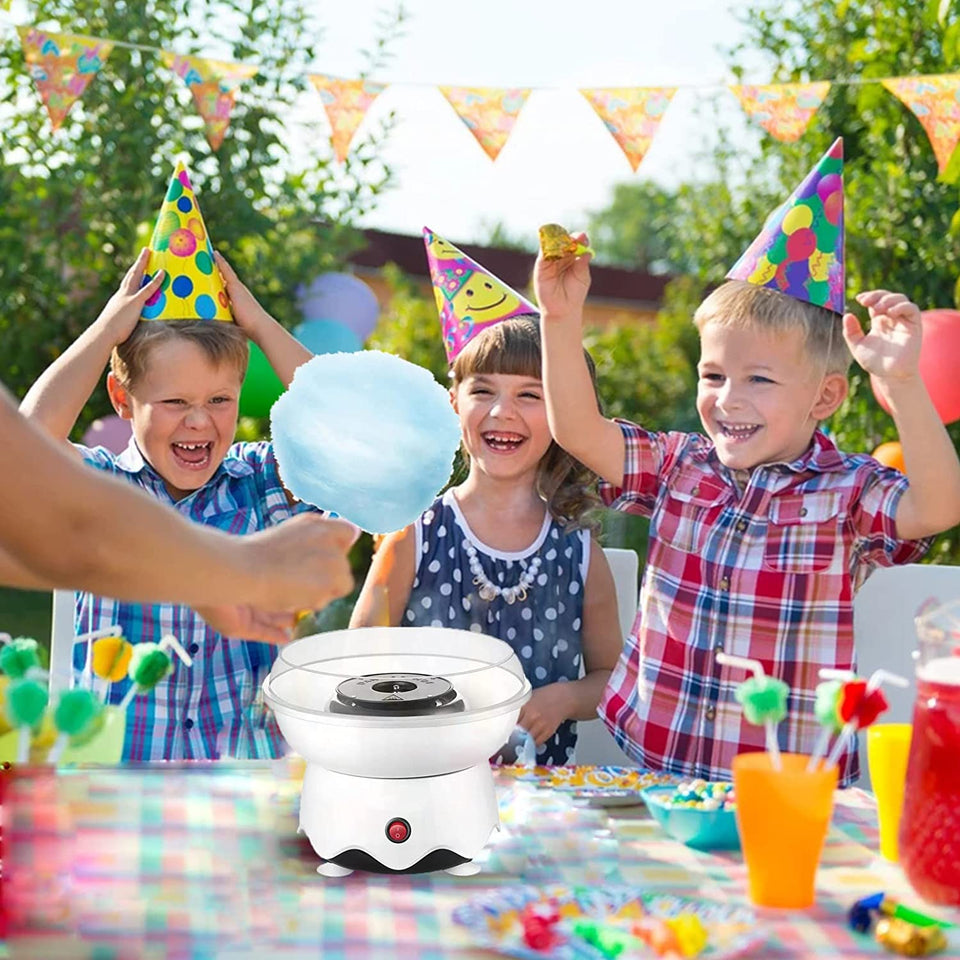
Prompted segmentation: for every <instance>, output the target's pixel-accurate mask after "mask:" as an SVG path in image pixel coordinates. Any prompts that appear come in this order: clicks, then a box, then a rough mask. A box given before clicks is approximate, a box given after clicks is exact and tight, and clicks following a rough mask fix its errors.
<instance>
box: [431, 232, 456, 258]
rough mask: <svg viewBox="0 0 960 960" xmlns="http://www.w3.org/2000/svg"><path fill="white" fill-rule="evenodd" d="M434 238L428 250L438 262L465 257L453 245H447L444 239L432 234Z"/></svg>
mask: <svg viewBox="0 0 960 960" xmlns="http://www.w3.org/2000/svg"><path fill="white" fill-rule="evenodd" d="M432 236H433V239H432V240H431V241H430V246H429V247H428V250H429V252H430V254H431V255H432V256H434V257H436V258H437V259H438V260H457V259H459V258H460V257H462V256H463V254H462V253H461V252H460V251H459V250H458V249H457V248H456V247H455V246H454V245H453V244H452V243H447V241H446V240H444V239H443V237H438V236H437V235H436V234H432Z"/></svg>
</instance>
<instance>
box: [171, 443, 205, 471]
mask: <svg viewBox="0 0 960 960" xmlns="http://www.w3.org/2000/svg"><path fill="white" fill-rule="evenodd" d="M170 449H171V450H173V458H174V460H176V461H177V463H178V464H179V465H180V466H181V467H183V468H184V469H185V470H203V469H205V468H206V467H208V466H209V465H210V455H211V453H212V452H213V441H212V440H208V441H207V442H206V443H171V444H170Z"/></svg>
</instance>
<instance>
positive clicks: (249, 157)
mask: <svg viewBox="0 0 960 960" xmlns="http://www.w3.org/2000/svg"><path fill="white" fill-rule="evenodd" d="M310 7H311V4H309V3H307V2H306V0H273V2H271V3H269V4H264V3H261V2H259V0H199V2H188V0H153V2H151V3H150V4H130V3H127V2H125V0H37V2H35V3H33V4H31V13H32V16H33V22H34V23H35V24H36V25H37V26H38V27H40V28H43V29H50V30H60V31H63V32H69V33H78V34H84V35H89V36H96V37H104V38H113V39H117V40H122V41H125V42H126V43H129V44H135V45H140V46H146V47H160V48H162V49H165V50H170V49H176V50H178V51H180V52H190V53H196V54H197V55H199V56H207V57H216V58H219V59H228V60H234V61H236V62H241V63H243V62H246V63H256V64H257V65H259V67H260V69H259V72H258V73H257V74H256V76H255V77H253V78H252V79H250V80H248V81H246V82H245V83H244V84H243V85H242V87H241V88H240V91H239V93H238V95H237V99H236V106H235V109H234V113H233V116H232V118H231V123H230V129H229V131H228V133H227V136H226V138H225V139H224V141H223V144H222V146H221V147H220V149H219V151H217V152H216V153H213V152H212V151H211V150H210V148H209V146H208V145H207V142H206V139H205V137H204V134H203V125H202V121H201V120H200V118H199V116H198V115H197V113H196V110H195V107H194V105H193V102H192V98H191V97H190V95H189V92H188V91H187V89H186V87H185V85H184V84H183V82H182V80H180V78H179V77H177V76H174V75H173V74H172V72H171V71H169V70H168V69H166V68H165V67H164V66H163V65H162V63H161V61H160V60H159V57H158V56H157V54H155V53H153V52H149V51H145V50H140V49H131V48H129V47H124V46H119V47H116V48H115V49H114V50H113V52H112V54H111V55H110V58H109V60H108V61H107V63H106V65H105V66H104V68H103V70H102V71H101V72H100V73H99V74H98V75H97V76H96V77H95V78H94V79H93V81H92V82H91V83H90V85H89V87H88V88H87V90H86V92H85V94H84V96H83V98H82V100H81V101H80V102H78V103H77V104H75V105H74V107H73V109H72V110H71V112H70V114H69V116H68V117H67V120H66V122H65V123H64V125H63V128H62V129H61V130H60V132H58V133H52V132H51V130H50V122H49V119H48V118H47V115H46V111H45V110H44V108H43V107H42V105H41V104H40V101H39V97H38V95H37V92H36V90H35V89H34V87H33V83H32V80H31V78H30V76H29V74H28V72H27V70H26V67H25V63H24V57H23V53H22V50H21V48H20V45H19V40H18V38H17V37H16V35H13V36H12V37H9V38H8V39H6V40H5V42H4V44H3V46H2V48H0V103H2V106H0V110H2V112H3V117H4V120H3V123H2V124H0V158H2V159H0V358H2V360H0V376H2V378H3V380H4V381H5V382H6V383H7V384H8V385H9V386H10V387H11V388H12V389H14V390H15V391H17V392H18V393H21V394H22V393H23V392H24V391H25V389H26V388H27V387H28V386H29V384H30V383H31V382H32V381H33V380H34V379H35V378H36V376H37V375H38V374H39V373H40V371H41V370H42V369H43V368H44V367H45V366H46V365H47V364H48V363H49V362H50V361H51V360H52V359H53V358H54V357H56V356H57V355H58V353H59V352H61V351H62V350H63V349H64V348H65V347H66V345H67V344H68V343H70V342H71V341H72V340H73V339H74V338H75V337H76V336H77V335H78V334H79V333H80V331H81V330H82V329H83V328H84V327H85V326H86V325H87V324H88V323H90V322H91V321H92V320H93V318H94V317H95V316H96V315H97V313H98V312H99V310H100V308H101V306H102V305H103V303H104V302H105V301H106V300H107V298H108V297H109V296H110V294H111V293H112V291H113V290H114V289H115V288H116V286H117V284H118V283H119V280H120V278H121V277H122V275H123V273H124V271H125V270H126V268H127V266H128V265H129V263H130V262H131V261H132V259H133V258H134V257H135V255H136V252H137V250H138V249H139V247H141V246H143V245H144V244H145V243H146V242H147V241H148V240H149V236H150V231H151V230H152V225H153V221H154V219H155V217H156V213H157V210H158V209H159V206H160V201H161V199H162V197H163V193H164V190H165V188H166V185H167V182H168V180H169V177H170V175H171V173H172V171H173V166H172V161H173V159H174V157H175V156H176V155H177V154H178V153H179V152H181V151H185V152H186V153H187V154H189V163H190V166H191V173H192V175H193V179H194V184H195V186H196V187H197V191H198V195H199V199H200V205H201V209H202V210H203V213H204V218H205V220H206V223H207V228H208V230H209V231H210V235H211V237H212V238H213V240H214V242H215V244H216V246H217V247H218V248H219V249H220V250H222V251H223V252H224V254H225V255H226V256H227V257H228V258H230V259H231V260H232V262H233V263H234V265H235V267H236V268H237V270H238V272H239V273H240V275H241V277H242V278H243V279H244V281H245V282H246V283H247V284H248V285H249V286H250V287H251V289H253V290H254V291H255V293H256V294H257V296H258V297H259V298H260V299H261V300H262V302H263V303H264V305H265V306H266V307H267V309H269V310H270V311H271V312H272V313H273V314H274V315H275V316H276V317H278V318H279V319H280V320H281V321H282V322H283V323H285V324H287V325H291V324H293V323H296V322H297V321H298V320H299V319H300V318H299V316H298V315H297V309H296V303H295V290H296V287H297V285H298V284H300V283H302V282H304V281H309V280H310V279H311V278H312V277H313V276H315V275H316V274H318V273H320V272H322V271H325V270H330V269H336V267H337V266H338V265H339V264H340V263H342V261H343V260H344V259H345V258H346V257H347V256H348V255H349V254H350V253H351V252H352V251H353V250H355V249H357V248H358V246H359V245H360V244H361V243H362V239H361V235H360V234H359V232H358V231H357V230H355V229H354V227H353V226H352V224H353V222H354V221H355V220H356V218H357V217H359V216H361V215H362V214H364V213H365V212H367V211H368V210H369V209H371V207H372V206H373V204H374V203H375V202H376V197H377V194H378V193H379V192H380V191H382V190H383V189H384V188H385V187H387V185H388V184H389V182H390V172H389V171H388V170H387V169H386V168H385V166H384V165H383V164H382V163H381V162H380V161H379V160H378V155H379V152H380V148H381V144H382V142H383V139H384V138H385V137H386V136H387V135H388V133H389V130H390V127H391V125H392V122H393V120H392V117H388V118H387V119H386V120H385V121H384V123H383V124H382V125H381V126H380V128H379V129H377V130H376V131H375V132H374V133H373V134H372V135H371V136H370V137H368V138H367V139H366V140H365V141H363V142H361V143H360V144H359V145H357V146H356V147H355V149H354V150H353V151H352V153H351V155H350V157H349V158H348V160H347V162H346V164H345V165H343V166H342V167H340V166H339V165H336V164H334V163H333V162H332V161H331V160H330V159H329V150H328V146H327V144H328V139H329V138H328V133H327V128H326V126H325V125H324V124H322V123H319V122H318V123H315V124H312V125H310V126H309V128H308V130H307V136H306V137H305V138H304V139H305V140H306V143H303V144H294V143H293V140H294V138H293V137H292V136H291V133H290V132H288V131H287V130H286V129H285V120H286V118H287V117H289V115H290V113H291V110H292V106H293V103H294V100H295V98H296V97H298V96H299V95H300V93H301V92H302V91H303V90H305V89H306V88H307V86H308V82H307V72H308V70H309V68H310V65H311V63H312V62H313V61H314V56H315V43H316V38H317V37H318V36H319V33H320V27H319V24H318V23H317V22H316V20H315V19H314V17H313V16H312V15H311V13H310V12H309V9H310ZM404 17H405V14H404V12H403V10H402V8H399V9H398V10H397V12H396V13H395V14H393V15H391V16H390V17H389V18H388V19H387V20H385V21H384V22H382V23H381V24H380V25H379V27H378V28H377V29H378V36H377V37H374V38H371V39H372V40H373V43H372V45H371V48H370V51H369V53H368V54H367V69H368V70H370V69H374V68H376V67H378V66H379V65H380V64H381V63H382V62H383V61H384V60H385V59H386V58H387V57H388V56H389V48H388V45H387V40H386V38H393V37H396V36H397V33H398V28H399V27H400V26H401V24H402V22H403V20H404ZM316 113H317V114H318V115H319V114H320V110H319V103H318V109H317V111H316ZM107 410H108V406H107V401H106V396H105V393H104V392H103V391H99V392H98V394H97V395H96V396H95V397H94V398H93V400H92V402H91V404H90V405H88V408H87V411H86V413H85V416H84V418H83V419H82V420H81V423H80V425H79V426H78V430H82V429H83V427H84V426H85V424H86V423H87V422H88V421H89V420H90V419H91V418H93V417H94V416H98V415H102V414H103V413H105V412H106V411H107Z"/></svg>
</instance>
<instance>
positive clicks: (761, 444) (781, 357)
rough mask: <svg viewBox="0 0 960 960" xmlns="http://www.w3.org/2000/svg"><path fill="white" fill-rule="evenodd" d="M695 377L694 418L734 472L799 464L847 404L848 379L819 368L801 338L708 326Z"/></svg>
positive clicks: (785, 333) (702, 334)
mask: <svg viewBox="0 0 960 960" xmlns="http://www.w3.org/2000/svg"><path fill="white" fill-rule="evenodd" d="M697 369H698V373H699V380H698V384H697V412H698V413H699V414H700V420H701V422H702V423H703V426H704V429H705V430H706V432H707V434H708V435H709V437H710V439H711V440H713V442H714V445H715V446H716V450H717V456H718V457H719V458H720V461H721V463H723V464H724V465H725V466H727V467H729V468H730V469H732V470H749V469H752V468H753V467H755V466H759V465H760V464H766V463H789V462H791V461H793V460H796V459H797V458H798V457H800V456H801V455H802V454H803V453H804V452H805V451H806V449H807V447H809V445H810V441H811V439H812V437H813V432H814V430H815V429H816V427H817V424H818V423H819V421H821V420H823V419H826V417H828V416H830V414H831V413H833V412H834V410H836V408H837V407H838V406H839V405H840V403H841V402H842V401H843V399H844V397H845V396H846V389H847V381H846V377H845V376H843V375H842V374H839V373H828V374H824V373H823V370H822V368H821V369H817V368H816V366H815V365H814V364H813V362H812V361H811V360H810V358H809V357H808V355H807V351H806V348H805V343H804V339H803V334H802V333H801V331H800V330H786V331H781V332H779V333H776V334H774V333H771V332H769V331H766V330H763V329H758V328H757V327H754V326H750V325H746V326H740V325H728V324H723V323H717V322H713V321H711V322H708V323H706V324H705V325H704V326H703V328H702V330H701V332H700V363H699V364H698V367H697Z"/></svg>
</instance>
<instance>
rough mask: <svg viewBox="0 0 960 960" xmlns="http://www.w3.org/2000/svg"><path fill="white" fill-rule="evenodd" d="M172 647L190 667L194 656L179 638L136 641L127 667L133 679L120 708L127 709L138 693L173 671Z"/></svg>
mask: <svg viewBox="0 0 960 960" xmlns="http://www.w3.org/2000/svg"><path fill="white" fill-rule="evenodd" d="M168 649H171V650H173V651H174V653H176V655H177V656H178V657H179V658H180V659H181V660H182V661H183V662H184V663H185V664H186V665H187V666H188V667H189V666H192V665H193V659H192V657H191V656H190V655H189V654H188V653H187V651H186V650H184V649H183V647H182V646H180V643H179V642H178V640H177V638H176V637H174V636H172V635H169V634H168V635H167V636H165V637H164V638H163V639H162V640H161V641H160V642H159V643H136V644H134V646H133V656H131V658H130V665H129V666H128V667H127V676H128V677H130V679H131V680H132V681H133V682H132V683H131V685H130V689H129V690H128V691H127V693H126V696H125V697H124V698H123V700H121V701H120V709H121V710H126V708H127V707H128V706H129V705H130V701H131V700H132V699H133V698H134V697H135V696H136V695H137V694H138V693H146V692H147V691H148V690H152V689H153V688H154V687H155V686H156V685H157V684H158V683H159V682H160V681H161V680H163V679H164V678H165V677H167V676H169V675H170V674H171V673H172V672H173V659H172V657H171V656H170V654H169V653H167V650H168Z"/></svg>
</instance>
